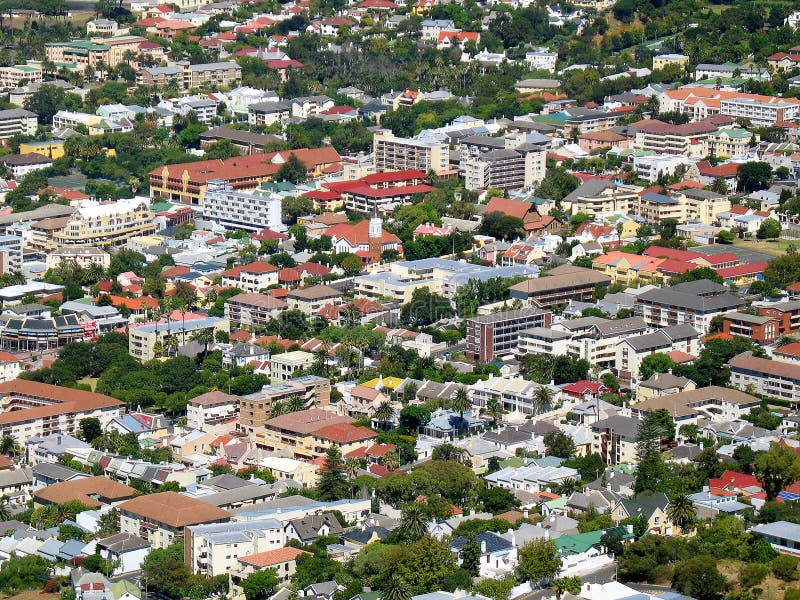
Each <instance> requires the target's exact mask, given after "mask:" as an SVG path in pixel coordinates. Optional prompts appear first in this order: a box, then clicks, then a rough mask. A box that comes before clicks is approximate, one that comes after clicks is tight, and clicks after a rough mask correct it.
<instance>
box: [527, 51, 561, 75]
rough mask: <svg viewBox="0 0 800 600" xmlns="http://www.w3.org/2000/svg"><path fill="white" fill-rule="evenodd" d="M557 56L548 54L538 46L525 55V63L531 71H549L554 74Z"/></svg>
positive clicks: (552, 53)
mask: <svg viewBox="0 0 800 600" xmlns="http://www.w3.org/2000/svg"><path fill="white" fill-rule="evenodd" d="M556 60H558V54H557V53H555V52H550V51H549V50H548V49H547V48H545V47H543V46H539V47H537V48H534V49H533V50H532V51H530V52H526V53H525V62H526V63H528V68H530V70H531V71H550V72H551V73H555V71H556Z"/></svg>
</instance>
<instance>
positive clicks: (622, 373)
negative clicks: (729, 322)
mask: <svg viewBox="0 0 800 600" xmlns="http://www.w3.org/2000/svg"><path fill="white" fill-rule="evenodd" d="M699 340H700V334H699V333H698V331H697V330H696V329H695V328H694V327H691V326H690V325H686V324H681V325H671V326H669V327H662V328H661V329H658V330H657V331H654V332H652V333H647V334H644V335H637V336H632V337H628V338H625V339H623V340H620V342H619V343H618V344H617V353H616V358H615V362H614V366H615V370H616V372H617V375H618V376H619V377H620V378H621V379H624V380H626V381H630V385H631V387H632V388H633V387H635V386H636V385H637V384H638V383H639V381H640V377H639V371H640V369H641V366H642V361H643V360H644V359H645V358H646V357H647V356H650V355H651V354H656V353H662V354H667V353H669V352H673V351H678V352H681V353H683V354H688V355H690V356H697V354H698V351H699V343H700V342H699Z"/></svg>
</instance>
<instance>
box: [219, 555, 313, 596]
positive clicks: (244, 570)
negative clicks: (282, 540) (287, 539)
mask: <svg viewBox="0 0 800 600" xmlns="http://www.w3.org/2000/svg"><path fill="white" fill-rule="evenodd" d="M306 554H308V552H306V551H305V550H299V549H297V548H293V547H291V546H286V547H284V548H277V549H275V550H267V551H265V552H258V553H256V554H248V555H247V556H240V557H239V564H238V565H237V567H235V568H234V569H233V571H231V580H232V583H233V585H234V589H233V590H232V592H233V597H234V598H241V597H243V596H244V595H243V593H237V592H238V588H237V587H235V586H237V584H238V583H239V582H241V580H242V579H245V578H247V577H248V576H249V575H251V574H252V573H255V572H257V571H263V570H264V569H274V570H275V573H276V574H277V575H278V578H279V579H280V580H281V581H282V582H287V581H289V580H290V579H291V578H292V576H293V575H294V574H295V571H296V567H297V558H298V557H300V556H303V555H306Z"/></svg>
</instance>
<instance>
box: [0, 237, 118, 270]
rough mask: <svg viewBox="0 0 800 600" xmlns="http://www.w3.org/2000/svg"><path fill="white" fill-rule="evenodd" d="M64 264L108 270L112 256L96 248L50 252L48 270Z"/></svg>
mask: <svg viewBox="0 0 800 600" xmlns="http://www.w3.org/2000/svg"><path fill="white" fill-rule="evenodd" d="M0 239H2V238H0ZM62 262H68V263H74V264H76V265H78V266H79V267H80V268H81V269H86V268H87V267H89V266H90V265H99V266H101V267H102V268H103V269H107V268H108V267H109V265H110V264H111V255H110V254H109V253H108V252H105V251H103V250H101V249H100V248H96V247H94V246H74V247H73V246H63V247H61V248H56V249H55V250H53V251H52V252H48V253H47V256H46V257H45V267H46V268H48V269H54V268H55V267H57V266H58V265H60V264H61V263H62Z"/></svg>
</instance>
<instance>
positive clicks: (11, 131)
mask: <svg viewBox="0 0 800 600" xmlns="http://www.w3.org/2000/svg"><path fill="white" fill-rule="evenodd" d="M38 127H39V121H38V120H37V118H36V113H32V112H31V111H29V110H25V109H23V108H11V109H8V110H0V141H2V142H3V143H5V140H7V139H8V138H11V137H14V136H15V135H30V136H34V135H36V130H37V129H38Z"/></svg>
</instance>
